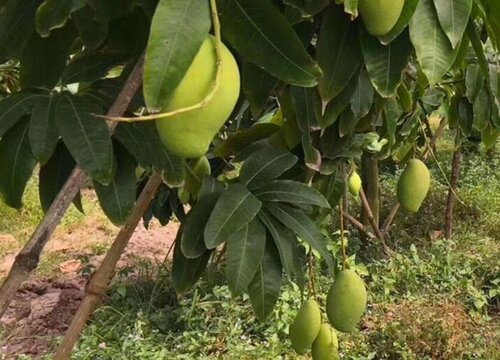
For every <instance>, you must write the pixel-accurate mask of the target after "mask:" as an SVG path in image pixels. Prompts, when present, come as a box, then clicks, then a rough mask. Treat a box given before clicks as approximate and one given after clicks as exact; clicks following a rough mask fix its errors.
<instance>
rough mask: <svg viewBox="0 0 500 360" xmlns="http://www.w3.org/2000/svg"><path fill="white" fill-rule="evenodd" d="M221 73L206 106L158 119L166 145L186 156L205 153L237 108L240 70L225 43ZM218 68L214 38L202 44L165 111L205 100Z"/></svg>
mask: <svg viewBox="0 0 500 360" xmlns="http://www.w3.org/2000/svg"><path fill="white" fill-rule="evenodd" d="M221 50H222V73H221V75H220V82H219V87H218V89H217V91H216V93H215V95H214V97H213V98H212V100H211V101H210V102H209V103H208V104H207V105H206V106H205V107H203V108H201V109H197V110H193V111H189V112H185V113H181V114H179V115H175V116H171V117H166V118H163V119H159V120H157V121H156V127H157V129H158V134H159V136H160V139H161V141H162V142H163V145H164V146H165V148H166V149H167V150H168V151H169V152H170V153H172V154H174V155H178V156H180V157H184V158H190V159H192V158H198V157H200V156H202V155H204V154H205V153H206V152H207V150H208V147H209V146H210V143H211V142H212V139H213V138H214V136H215V135H216V134H217V132H218V131H219V129H220V128H221V127H222V125H224V123H225V122H226V120H227V118H228V117H229V115H231V112H232V111H233V109H234V106H235V105H236V102H237V100H238V97H239V93H240V73H239V70H238V65H237V64H236V60H235V59H234V57H233V55H232V54H231V52H230V51H229V50H228V49H227V47H226V46H224V45H223V44H222V49H221ZM216 71H217V55H216V53H215V38H214V37H213V36H209V37H208V38H207V39H206V40H205V41H204V42H203V44H202V45H201V48H200V50H199V51H198V53H197V54H196V56H195V58H194V60H193V62H192V63H191V65H190V67H189V69H188V70H187V72H186V74H185V75H184V78H183V79H182V80H181V82H180V83H179V85H178V86H177V88H176V89H175V91H174V93H173V94H172V96H171V97H170V99H168V100H166V101H167V104H166V105H165V107H163V109H162V112H163V113H165V112H171V111H175V110H178V109H180V108H185V107H188V106H192V105H195V104H198V103H199V102H201V101H203V99H205V97H206V96H207V95H208V94H209V93H210V91H211V90H212V88H213V84H214V80H215V75H216Z"/></svg>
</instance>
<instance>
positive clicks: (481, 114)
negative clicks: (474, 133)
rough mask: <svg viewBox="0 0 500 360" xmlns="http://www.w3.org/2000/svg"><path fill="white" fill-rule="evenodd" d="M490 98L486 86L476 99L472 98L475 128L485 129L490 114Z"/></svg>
mask: <svg viewBox="0 0 500 360" xmlns="http://www.w3.org/2000/svg"><path fill="white" fill-rule="evenodd" d="M491 103H492V101H491V98H490V94H489V93H488V91H487V90H486V87H483V89H482V90H481V91H480V92H479V94H478V95H477V97H476V99H475V100H474V103H473V107H474V123H473V126H474V128H476V129H477V130H480V131H482V130H485V129H486V128H487V127H488V125H489V121H490V116H491V105H492V104H491Z"/></svg>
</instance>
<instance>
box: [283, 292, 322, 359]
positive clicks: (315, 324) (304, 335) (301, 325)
mask: <svg viewBox="0 0 500 360" xmlns="http://www.w3.org/2000/svg"><path fill="white" fill-rule="evenodd" d="M320 326H321V310H320V309H319V306H318V303H317V302H316V301H315V300H314V299H309V300H307V301H306V302H304V303H303V304H302V306H301V307H300V310H299V312H298V313H297V316H296V317H295V320H294V321H293V323H292V325H290V341H291V343H292V347H293V349H294V350H295V351H296V352H297V353H298V354H305V352H306V351H307V350H308V349H309V348H310V347H311V345H312V343H313V342H314V340H315V339H316V337H317V336H318V332H319V328H320Z"/></svg>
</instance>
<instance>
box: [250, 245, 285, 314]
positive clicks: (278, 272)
mask: <svg viewBox="0 0 500 360" xmlns="http://www.w3.org/2000/svg"><path fill="white" fill-rule="evenodd" d="M282 277H283V269H282V267H281V263H280V258H279V253H278V251H277V250H276V246H274V244H273V243H272V242H270V241H267V242H266V249H265V252H264V256H263V257H262V262H261V264H260V266H259V268H258V270H257V272H256V273H255V276H254V278H253V280H252V282H251V283H250V285H249V286H248V295H249V296H250V302H251V303H252V308H253V310H254V312H255V314H256V315H257V316H258V317H259V319H261V320H264V319H266V318H267V317H268V316H269V315H270V314H271V313H272V312H273V309H274V306H275V305H276V301H278V297H279V294H280V289H281V282H282Z"/></svg>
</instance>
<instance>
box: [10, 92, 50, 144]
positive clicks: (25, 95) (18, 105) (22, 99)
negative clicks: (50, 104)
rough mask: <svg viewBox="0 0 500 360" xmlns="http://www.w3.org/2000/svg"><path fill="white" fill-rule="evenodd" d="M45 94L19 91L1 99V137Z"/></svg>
mask: <svg viewBox="0 0 500 360" xmlns="http://www.w3.org/2000/svg"><path fill="white" fill-rule="evenodd" d="M44 96H45V95H42V94H35V93H30V92H24V91H23V92H18V93H15V94H13V95H10V96H7V97H6V98H5V99H3V100H2V101H0V138H1V137H2V136H3V135H4V134H5V132H6V131H7V130H9V129H10V128H11V127H12V126H13V125H14V124H15V123H16V122H17V121H18V120H19V119H20V118H21V117H23V116H24V115H27V114H29V113H30V112H31V109H32V107H33V106H34V104H35V103H36V102H37V101H38V100H39V99H40V98H43V97H44Z"/></svg>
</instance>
